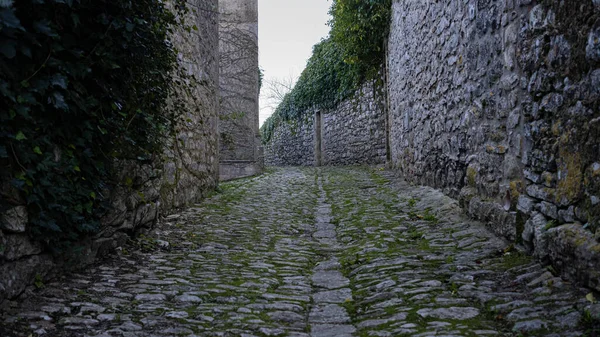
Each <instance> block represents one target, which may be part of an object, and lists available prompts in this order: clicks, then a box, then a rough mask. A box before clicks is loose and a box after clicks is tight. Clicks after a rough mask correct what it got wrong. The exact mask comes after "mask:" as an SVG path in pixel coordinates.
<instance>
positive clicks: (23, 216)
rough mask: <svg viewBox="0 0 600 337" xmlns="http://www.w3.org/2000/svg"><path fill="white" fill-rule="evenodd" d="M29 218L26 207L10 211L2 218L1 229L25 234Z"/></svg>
mask: <svg viewBox="0 0 600 337" xmlns="http://www.w3.org/2000/svg"><path fill="white" fill-rule="evenodd" d="M28 221H29V216H28V214H27V208H26V207H25V206H17V207H13V208H11V209H9V210H8V211H6V212H4V214H2V215H1V216H0V229H2V230H5V231H8V232H12V233H23V232H25V229H26V225H27V222H28Z"/></svg>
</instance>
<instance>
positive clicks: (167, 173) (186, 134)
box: [0, 0, 219, 301]
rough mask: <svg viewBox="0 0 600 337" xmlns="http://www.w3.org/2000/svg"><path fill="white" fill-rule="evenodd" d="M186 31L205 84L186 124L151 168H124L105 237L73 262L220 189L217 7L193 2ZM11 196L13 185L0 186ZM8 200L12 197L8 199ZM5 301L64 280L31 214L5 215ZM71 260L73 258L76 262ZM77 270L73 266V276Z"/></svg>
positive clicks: (191, 58) (1, 286)
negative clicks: (30, 229)
mask: <svg viewBox="0 0 600 337" xmlns="http://www.w3.org/2000/svg"><path fill="white" fill-rule="evenodd" d="M190 4H191V5H192V6H193V8H194V11H191V12H190V13H189V17H187V18H186V20H187V24H189V25H190V26H192V25H195V26H196V27H197V28H198V29H197V30H194V33H193V34H189V33H188V32H187V31H185V30H182V31H180V32H176V33H175V34H174V36H173V42H174V44H175V46H176V47H177V50H178V51H179V53H180V54H179V60H180V62H181V64H182V65H183V66H184V68H185V69H186V70H187V71H188V73H189V74H193V75H195V77H196V78H197V79H198V83H200V84H199V85H198V86H197V87H195V88H194V90H193V91H192V92H189V93H188V94H187V96H186V97H187V102H186V106H187V107H188V109H187V110H186V111H185V112H183V113H184V118H183V119H184V120H185V123H183V124H181V125H179V126H178V128H177V133H176V138H175V139H173V141H172V142H171V144H170V145H169V146H168V147H167V148H166V149H165V151H164V153H163V154H162V155H161V156H157V158H158V157H160V158H162V159H160V160H159V159H157V160H156V161H155V162H154V163H149V164H147V165H142V166H139V165H134V164H132V163H128V162H121V163H119V165H120V166H121V167H120V170H119V171H120V172H121V174H120V176H119V177H116V181H118V182H120V183H121V184H120V186H117V187H115V188H113V189H112V190H111V196H110V199H111V201H112V205H113V211H112V212H111V213H110V214H108V215H107V216H106V217H105V218H104V219H103V220H102V229H101V231H100V232H99V233H98V234H97V235H96V236H94V237H93V238H90V239H89V240H88V241H86V242H81V243H80V246H81V250H80V251H79V252H78V254H79V256H77V258H76V260H77V261H78V262H79V263H80V265H85V264H87V263H91V262H93V261H94V259H96V258H97V257H100V256H103V255H105V254H107V253H108V252H110V251H112V250H114V249H115V248H116V247H118V246H120V245H122V244H124V243H125V242H126V241H127V239H128V238H129V237H130V235H132V234H134V233H136V232H139V231H143V230H147V229H149V228H151V227H152V225H153V224H154V223H155V221H156V219H157V217H158V215H159V213H160V212H168V211H169V210H171V209H173V208H176V207H182V206H185V205H187V204H188V203H191V202H194V201H197V200H198V199H199V198H200V197H201V196H202V195H203V193H206V192H207V191H208V190H209V189H212V188H214V187H215V186H216V184H217V182H218V158H217V154H218V135H217V118H218V97H217V89H218V76H219V73H218V23H217V20H218V16H217V8H218V1H217V0H196V1H194V2H193V3H190ZM0 181H2V182H6V180H5V179H0ZM1 188H2V190H3V191H9V189H10V187H9V186H8V184H5V183H3V184H2V185H1ZM9 194H10V192H9ZM0 216H1V219H0V301H2V300H3V299H5V298H13V297H15V296H18V295H19V294H21V293H22V292H23V291H24V289H25V288H26V287H27V286H29V285H31V284H32V283H33V282H34V280H39V281H43V280H45V279H48V278H51V277H53V276H54V275H55V274H56V273H58V272H60V271H61V269H62V267H63V264H64V260H63V259H61V258H59V257H55V256H53V255H51V254H49V253H48V252H47V251H46V250H45V249H44V247H43V246H42V245H41V244H40V243H39V242H36V241H32V240H31V239H30V237H29V236H28V235H27V234H26V233H27V225H28V215H27V209H26V207H25V206H24V205H23V206H17V207H14V208H12V209H10V210H9V211H7V212H6V213H5V214H2V215H0ZM71 258H72V257H71ZM72 268H74V266H72V265H70V266H69V269H72Z"/></svg>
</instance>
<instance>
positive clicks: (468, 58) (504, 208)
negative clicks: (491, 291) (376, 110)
mask: <svg viewBox="0 0 600 337" xmlns="http://www.w3.org/2000/svg"><path fill="white" fill-rule="evenodd" d="M544 4H545V5H544ZM544 4H542V2H538V1H531V0H527V1H524V0H502V1H500V0H496V1H475V0H469V1H453V0H451V1H444V2H435V1H422V0H408V1H394V3H393V19H392V27H391V34H390V38H389V46H388V48H389V58H388V59H389V61H388V71H389V94H390V111H389V113H390V129H391V137H390V143H391V145H390V148H391V163H392V165H393V166H394V167H395V168H397V169H398V171H399V172H400V173H401V174H402V175H404V176H405V177H406V178H407V179H408V180H410V181H413V182H415V183H420V184H426V185H430V186H435V187H438V188H441V189H443V190H444V191H445V192H446V193H447V194H449V195H451V196H453V197H457V198H460V200H461V203H462V205H463V206H464V207H465V208H467V209H468V211H469V213H470V214H471V215H473V216H474V217H476V218H479V219H481V220H483V221H486V222H488V223H489V225H490V227H491V228H492V229H493V230H494V231H496V232H497V233H499V234H501V235H503V236H505V237H506V238H508V239H510V240H514V241H517V242H522V243H523V244H524V246H525V247H526V248H527V249H528V250H529V251H531V252H532V253H534V254H535V255H536V256H538V257H539V258H541V259H542V260H546V261H551V262H553V263H554V265H555V267H557V269H558V270H559V271H560V272H561V273H562V274H563V275H564V276H567V277H569V278H571V279H575V280H579V281H582V282H583V283H584V284H586V285H588V286H590V287H595V288H596V289H600V254H599V252H600V245H599V244H598V241H597V238H598V237H599V235H600V231H598V230H596V228H597V227H598V226H599V223H598V219H599V212H600V211H599V210H600V205H599V203H600V199H599V197H598V196H599V195H600V184H599V181H600V180H599V179H600V137H599V136H600V112H599V110H598V106H599V104H598V102H599V99H598V98H599V94H600V89H599V88H600V69H599V68H600V62H599V61H600V43H599V42H598V41H599V36H600V14H599V12H600V10H599V3H598V2H597V1H592V0H578V1H570V2H565V1H560V2H558V1H555V2H544ZM563 224H565V225H563ZM594 232H595V233H598V234H596V237H594V234H593V233H594Z"/></svg>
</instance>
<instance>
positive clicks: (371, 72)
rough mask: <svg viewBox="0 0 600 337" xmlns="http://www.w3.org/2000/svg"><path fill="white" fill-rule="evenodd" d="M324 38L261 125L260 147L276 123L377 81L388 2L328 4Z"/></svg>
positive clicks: (331, 104) (338, 0)
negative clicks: (329, 27) (367, 81)
mask: <svg viewBox="0 0 600 337" xmlns="http://www.w3.org/2000/svg"><path fill="white" fill-rule="evenodd" d="M329 14H330V15H331V20H330V21H329V23H328V24H329V25H330V26H331V30H330V33H329V35H330V36H329V38H327V39H325V40H323V41H321V42H320V43H318V44H317V45H315V46H314V47H313V54H312V56H311V57H310V59H309V60H308V62H307V65H306V68H305V69H304V71H303V72H302V74H301V75H300V78H299V79H298V81H297V83H296V85H295V86H294V88H293V89H292V90H291V91H290V92H289V93H288V94H287V95H286V96H285V97H284V99H283V100H282V102H281V104H280V105H279V106H278V107H277V108H276V109H275V112H274V113H273V115H272V116H271V117H269V118H268V119H267V120H266V121H265V123H264V124H263V125H262V127H261V135H262V140H263V143H266V142H268V141H269V140H270V139H271V136H272V134H273V131H274V129H275V128H276V127H277V125H279V123H281V122H282V121H289V120H297V119H300V118H301V117H302V115H303V114H304V113H306V112H308V111H309V110H311V109H319V108H323V109H330V108H333V107H335V105H336V104H337V103H339V102H340V101H341V100H343V99H346V98H348V97H349V96H350V95H352V94H353V93H354V92H355V91H356V90H357V89H358V88H359V87H360V85H361V84H362V83H364V81H366V80H372V79H379V78H378V77H380V74H381V71H382V66H383V64H384V61H385V44H386V39H387V36H388V33H389V20H390V17H391V0H367V1H365V0H333V3H332V6H331V8H330V10H329Z"/></svg>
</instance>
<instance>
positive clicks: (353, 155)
mask: <svg viewBox="0 0 600 337" xmlns="http://www.w3.org/2000/svg"><path fill="white" fill-rule="evenodd" d="M322 123H323V129H322V163H323V165H354V164H384V163H385V162H386V155H387V150H386V134H385V133H386V131H385V105H384V99H383V94H382V93H377V92H376V90H375V89H374V88H373V86H372V85H366V86H364V87H363V88H361V89H360V90H359V91H358V92H357V93H356V94H355V97H354V98H352V99H349V100H346V101H344V102H342V103H340V104H339V105H338V107H337V108H336V109H335V110H334V111H329V112H326V113H324V114H323V115H322Z"/></svg>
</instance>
